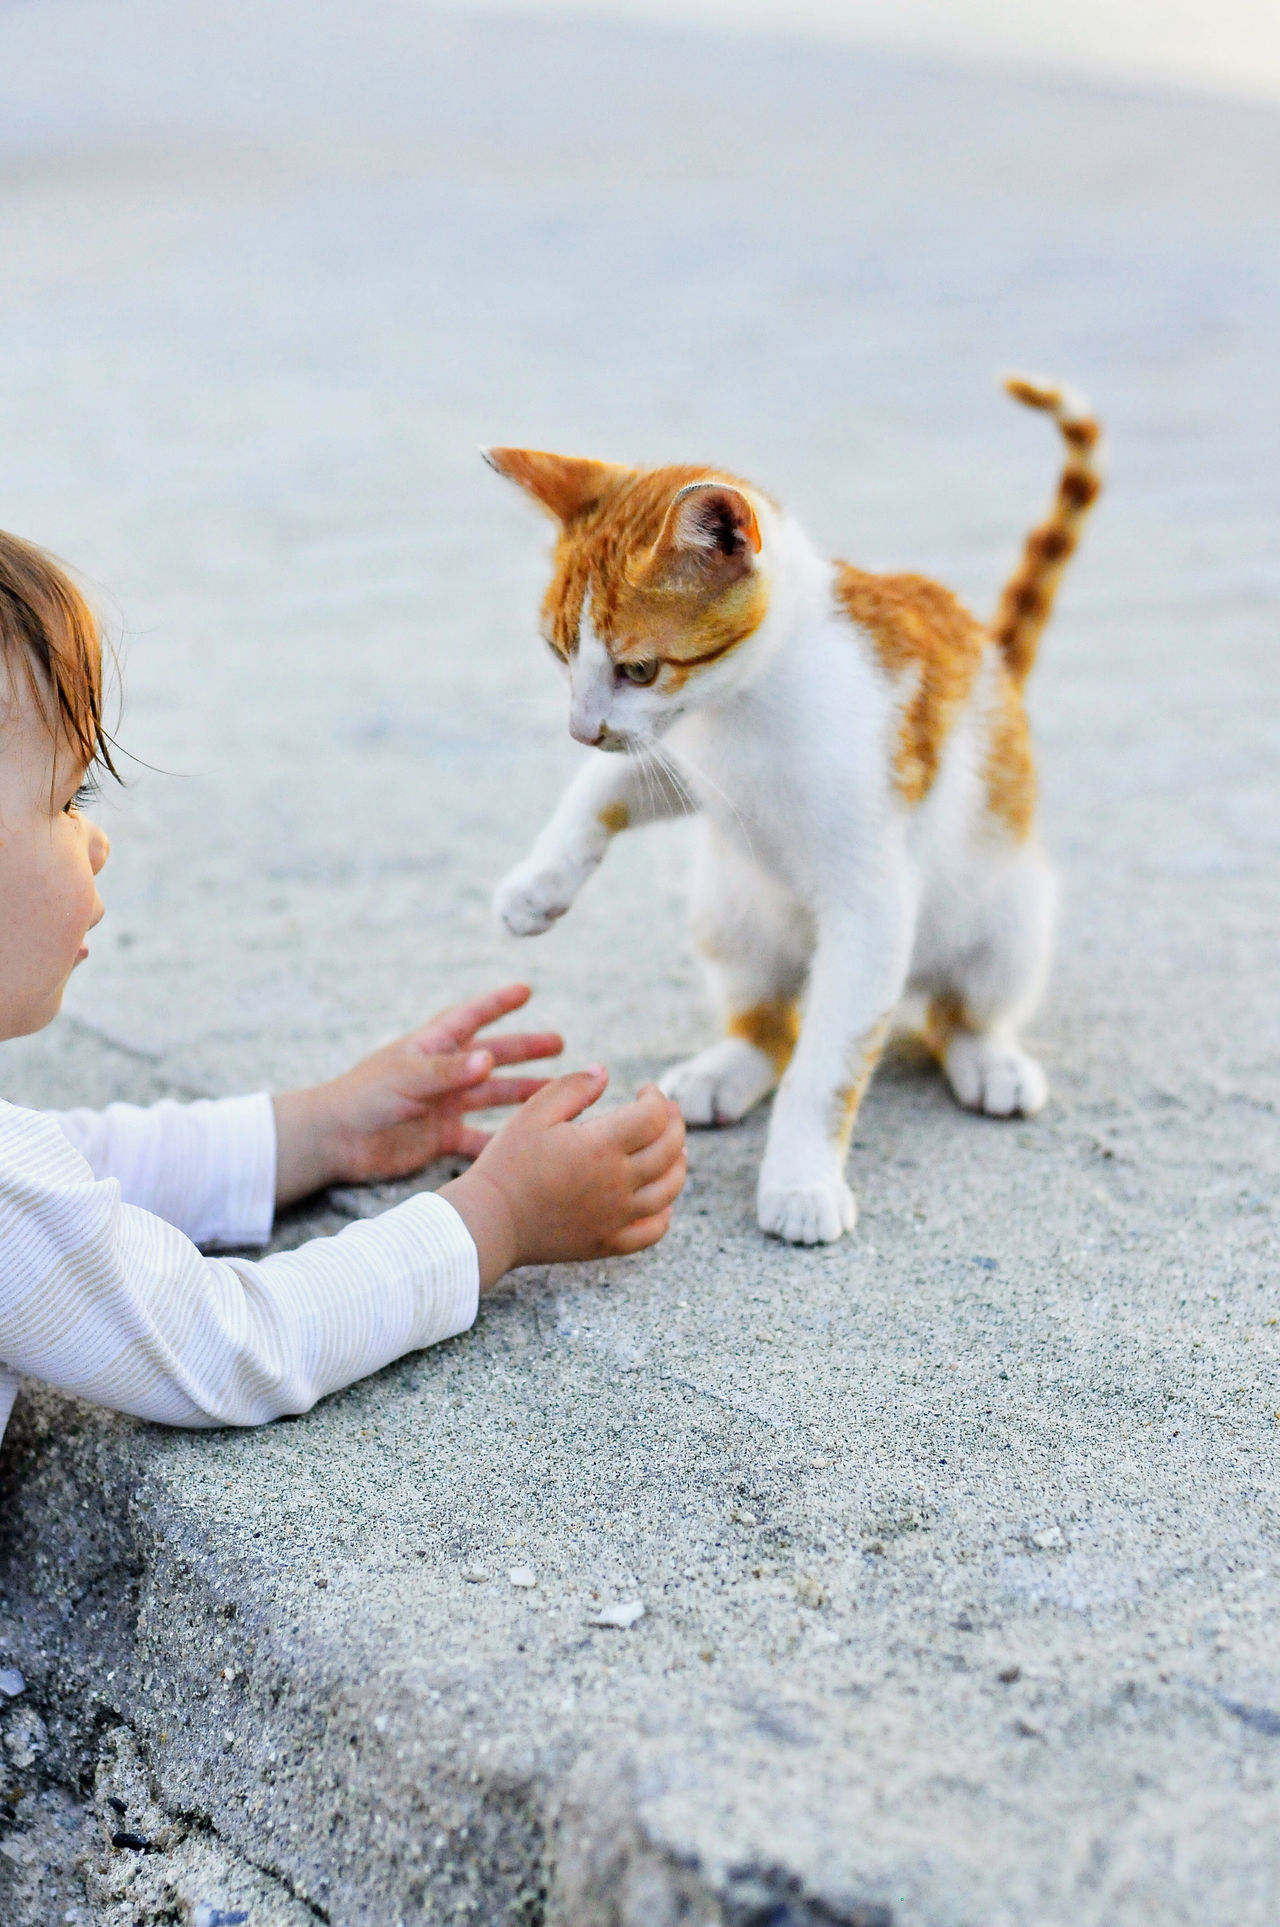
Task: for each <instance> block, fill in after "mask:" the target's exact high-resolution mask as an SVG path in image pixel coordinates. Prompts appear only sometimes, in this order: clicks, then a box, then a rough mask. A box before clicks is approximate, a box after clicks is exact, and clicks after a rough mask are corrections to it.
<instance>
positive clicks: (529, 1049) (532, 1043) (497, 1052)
mask: <svg viewBox="0 0 1280 1927" xmlns="http://www.w3.org/2000/svg"><path fill="white" fill-rule="evenodd" d="M484 1047H485V1049H486V1050H487V1051H488V1052H489V1054H490V1056H491V1057H492V1058H493V1061H494V1063H495V1064H529V1063H532V1061H533V1060H534V1058H536V1057H559V1055H560V1053H561V1051H562V1050H563V1049H564V1038H563V1037H561V1036H560V1035H559V1034H558V1033H557V1032H556V1031H554V1030H539V1031H530V1032H528V1033H525V1032H521V1033H520V1034H519V1035H518V1036H512V1037H486V1039H485V1043H484Z"/></svg>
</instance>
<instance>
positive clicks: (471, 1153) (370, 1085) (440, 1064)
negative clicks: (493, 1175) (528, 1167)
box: [273, 984, 564, 1206]
mask: <svg viewBox="0 0 1280 1927" xmlns="http://www.w3.org/2000/svg"><path fill="white" fill-rule="evenodd" d="M528 1001H529V988H528V985H527V984H508V985H507V987H506V988H505V989H503V990H493V991H490V992H489V993H488V994H487V995H486V996H483V997H476V998H473V999H472V1001H471V1002H470V1003H468V1004H459V1005H458V1007H457V1008H456V1009H455V1010H446V1011H444V1012H442V1013H441V1015H440V1016H439V1017H436V1018H433V1019H432V1021H431V1023H429V1024H428V1025H427V1026H426V1028H425V1029H423V1030H419V1031H414V1032H413V1033H412V1034H411V1035H410V1036H408V1037H402V1038H400V1039H399V1040H398V1042H396V1043H394V1044H388V1045H386V1046H385V1048H384V1049H382V1050H380V1051H375V1052H374V1054H373V1056H372V1057H366V1058H365V1059H364V1061H363V1063H360V1064H357V1065H356V1067H355V1069H354V1070H350V1071H347V1072H346V1073H345V1075H344V1076H342V1077H335V1078H334V1079H333V1081H332V1082H331V1083H328V1084H317V1085H316V1086H315V1087H314V1088H313V1089H311V1090H308V1091H286V1092H285V1093H284V1094H283V1095H281V1096H279V1097H276V1098H275V1099H274V1100H273V1102H274V1105H275V1114H276V1204H277V1205H278V1206H279V1205H286V1204H292V1203H293V1202H294V1201H295V1199H297V1198H305V1197H308V1196H309V1195H310V1194H311V1192H313V1191H319V1190H320V1189H321V1188H322V1187H323V1186H324V1185H326V1184H339V1183H343V1182H346V1183H358V1184H368V1183H373V1182H376V1181H377V1180H379V1179H382V1178H403V1177H407V1176H408V1175H409V1173H410V1172H412V1171H420V1170H421V1169H422V1166H423V1165H424V1164H430V1162H431V1160H432V1159H433V1158H439V1157H450V1156H453V1155H455V1154H460V1155H461V1156H463V1157H469V1158H473V1157H475V1156H477V1154H478V1153H479V1152H481V1151H483V1149H484V1147H485V1145H486V1144H488V1142H489V1134H488V1133H487V1132H485V1131H477V1130H473V1129H472V1128H471V1127H470V1126H469V1125H468V1124H467V1122H466V1114H467V1112H468V1111H486V1110H491V1109H493V1108H495V1107H496V1106H498V1105H504V1104H523V1103H524V1102H525V1100H526V1099H527V1098H530V1097H532V1096H533V1095H534V1094H535V1092H537V1091H540V1090H542V1089H543V1087H544V1085H545V1084H546V1081H547V1080H546V1078H545V1077H494V1076H493V1075H492V1073H493V1070H494V1068H495V1066H496V1065H499V1064H525V1063H528V1062H529V1061H530V1060H531V1059H533V1058H537V1057H556V1056H558V1055H559V1053H560V1052H561V1051H562V1050H563V1049H564V1045H563V1043H562V1041H561V1039H560V1038H559V1037H557V1036H556V1034H555V1032H554V1031H543V1032H538V1033H534V1034H530V1035H520V1036H504V1037H490V1038H488V1039H487V1040H485V1041H484V1042H483V1043H482V1044H481V1045H480V1046H479V1047H478V1048H477V1047H475V1039H476V1035H477V1033H478V1032H479V1031H481V1030H483V1029H484V1028H485V1026H486V1025H488V1024H492V1023H495V1022H496V1021H497V1019H498V1018H499V1017H505V1016H507V1015H508V1014H509V1013H510V1012H511V1011H513V1010H519V1008H520V1006H521V1005H522V1004H526V1003H528Z"/></svg>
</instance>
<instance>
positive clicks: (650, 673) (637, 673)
mask: <svg viewBox="0 0 1280 1927" xmlns="http://www.w3.org/2000/svg"><path fill="white" fill-rule="evenodd" d="M618 673H619V675H621V676H625V678H626V680H627V681H628V682H633V683H638V684H639V686H640V688H641V689H647V688H648V686H649V684H650V683H653V682H657V680H658V664H657V663H656V662H620V663H619V664H618Z"/></svg>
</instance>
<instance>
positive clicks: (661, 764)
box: [647, 741, 755, 857]
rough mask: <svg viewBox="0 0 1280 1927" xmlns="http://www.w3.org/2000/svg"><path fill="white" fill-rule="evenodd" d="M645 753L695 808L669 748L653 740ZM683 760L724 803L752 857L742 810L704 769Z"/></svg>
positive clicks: (690, 792)
mask: <svg viewBox="0 0 1280 1927" xmlns="http://www.w3.org/2000/svg"><path fill="white" fill-rule="evenodd" d="M647 753H648V754H649V755H650V756H652V757H653V759H654V761H655V762H656V763H657V765H658V768H659V769H660V770H661V771H662V772H663V774H664V775H665V776H666V777H668V778H669V780H670V781H671V782H672V783H673V784H674V785H675V788H676V792H677V794H678V795H680V796H683V797H684V799H685V801H686V802H687V803H688V804H689V805H690V806H691V807H692V808H694V809H696V808H697V805H698V798H697V796H696V795H695V793H694V791H693V790H692V789H691V787H690V785H689V783H688V781H687V779H686V777H685V774H684V770H682V769H681V767H680V765H679V764H678V763H677V762H676V760H675V758H674V757H673V756H672V754H671V752H670V750H667V749H664V748H663V746H662V744H661V743H660V742H657V741H655V742H653V743H652V744H650V745H649V748H648V751H647ZM683 760H684V764H685V768H687V770H688V772H689V774H690V776H693V777H695V778H696V779H697V781H698V782H699V783H705V784H706V786H707V788H708V789H709V790H710V791H711V792H712V794H713V795H715V796H718V797H719V799H720V801H721V802H722V803H723V804H724V806H725V808H726V809H727V810H728V812H729V814H730V816H731V817H732V818H733V820H734V822H735V823H736V824H737V826H738V828H739V829H740V830H741V832H742V837H743V841H744V842H745V844H746V846H747V851H748V854H749V855H751V856H753V857H754V855H755V846H754V844H753V843H752V841H751V830H750V827H749V825H748V823H747V819H746V817H745V816H744V815H743V814H742V811H741V810H740V809H739V808H738V806H737V804H736V803H735V802H734V800H733V798H732V797H731V796H727V795H726V794H725V792H724V790H722V789H721V787H720V785H719V784H718V783H717V782H715V781H714V780H713V779H712V778H711V777H710V776H708V775H707V773H706V771H705V770H702V769H698V768H697V766H696V765H695V764H693V763H691V762H690V761H689V759H688V757H687V756H686V757H685V758H684V759H683Z"/></svg>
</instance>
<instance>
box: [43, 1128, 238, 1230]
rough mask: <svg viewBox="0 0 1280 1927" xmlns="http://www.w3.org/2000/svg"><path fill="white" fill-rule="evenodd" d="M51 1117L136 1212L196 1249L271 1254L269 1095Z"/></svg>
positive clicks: (89, 1162) (95, 1172)
mask: <svg viewBox="0 0 1280 1927" xmlns="http://www.w3.org/2000/svg"><path fill="white" fill-rule="evenodd" d="M49 1115H50V1116H51V1117H52V1118H53V1121H54V1123H55V1124H56V1125H57V1126H58V1128H59V1130H60V1131H61V1132H62V1134H63V1136H64V1137H65V1138H66V1139H67V1141H68V1143H70V1144H73V1145H74V1146H75V1148H76V1150H77V1151H78V1152H79V1153H80V1155H81V1157H82V1158H83V1159H84V1161H85V1163H86V1164H87V1165H88V1166H89V1169H90V1170H91V1171H92V1172H93V1175H94V1177H95V1178H115V1180H116V1181H117V1183H118V1184H119V1186H120V1196H121V1198H122V1199H123V1200H124V1202H125V1203H126V1204H133V1205H137V1206H138V1207H139V1209H141V1210H143V1211H151V1212H154V1214H155V1216H156V1217H157V1218H163V1219H164V1220H165V1222H166V1223H167V1224H171V1225H176V1227H177V1229H178V1230H179V1231H185V1233H186V1235H187V1236H188V1238H190V1239H191V1241H192V1243H193V1244H198V1245H264V1244H265V1243H266V1242H267V1239H268V1238H269V1237H270V1236H271V1224H272V1220H273V1218H274V1215H275V1196H276V1125H275V1112H274V1110H273V1109H272V1104H271V1099H270V1097H268V1096H267V1095H266V1094H265V1092H263V1093H260V1094H259V1095H258V1096H256V1097H224V1098H219V1099H208V1098H202V1099H200V1100H199V1101H198V1102H197V1103H195V1104H175V1103H174V1102H173V1101H172V1099H166V1100H165V1101H164V1102H163V1103H162V1104H151V1105H148V1106H147V1107H146V1108H145V1109H144V1108H143V1107H142V1106H141V1105H138V1104H108V1106H107V1108H106V1110H105V1111H52V1112H50V1113H49Z"/></svg>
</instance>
